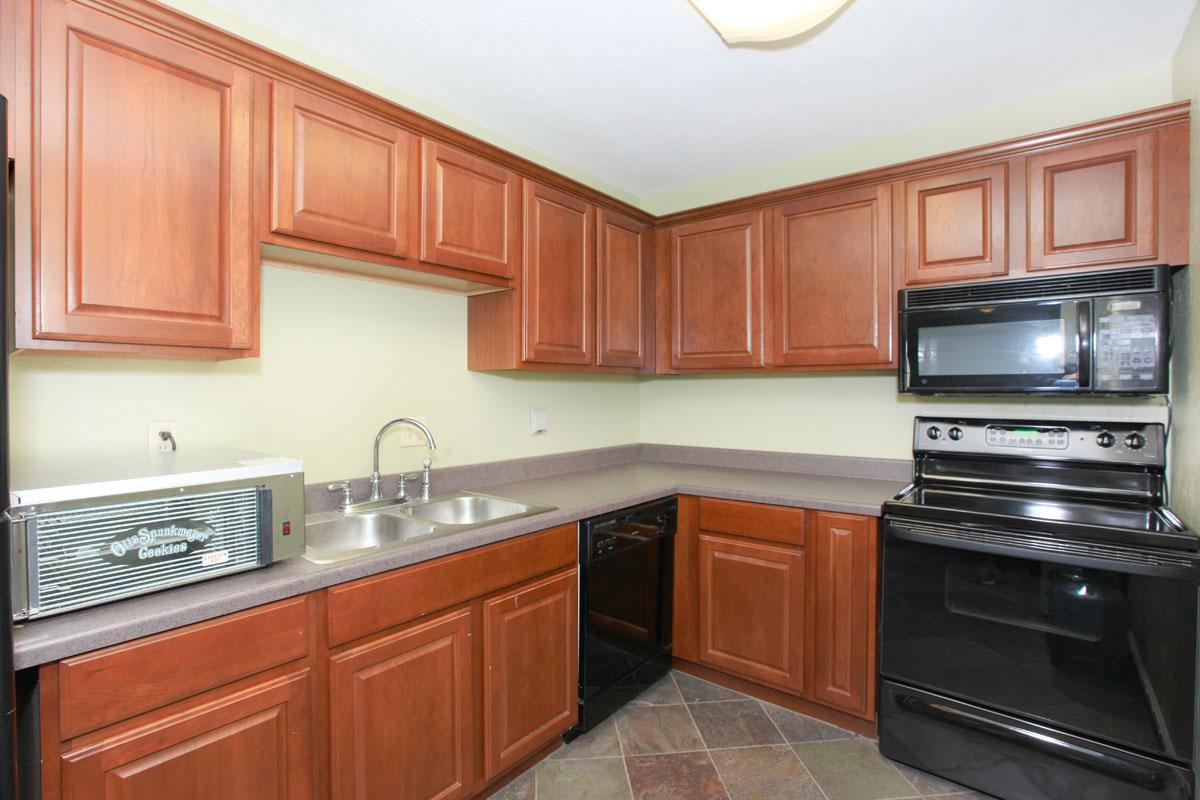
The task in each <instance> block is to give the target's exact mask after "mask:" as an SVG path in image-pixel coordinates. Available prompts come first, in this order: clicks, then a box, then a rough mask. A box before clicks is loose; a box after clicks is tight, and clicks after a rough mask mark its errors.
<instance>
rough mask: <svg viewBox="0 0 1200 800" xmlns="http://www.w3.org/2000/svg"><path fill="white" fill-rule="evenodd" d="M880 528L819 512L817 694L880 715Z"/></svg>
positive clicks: (815, 564)
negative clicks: (877, 559) (877, 541)
mask: <svg viewBox="0 0 1200 800" xmlns="http://www.w3.org/2000/svg"><path fill="white" fill-rule="evenodd" d="M874 538H875V523H874V520H873V519H871V518H870V517H860V516H855V515H853V514H834V513H830V512H826V511H819V512H817V513H816V514H815V516H814V524H813V538H812V542H813V548H812V552H813V578H812V583H813V590H814V595H815V600H814V603H813V611H814V614H813V616H814V620H815V621H814V624H813V648H812V649H813V655H814V661H815V668H814V671H813V694H814V695H815V697H816V699H817V700H818V701H820V702H822V703H826V704H828V705H831V706H835V707H837V708H840V709H843V710H845V711H849V712H852V713H855V714H858V715H860V716H865V717H867V718H870V717H871V716H872V715H873V714H874V696H875V686H874V675H875V663H874V641H875V621H874V613H873V611H872V609H873V607H874V603H875V558H874V552H875V547H874Z"/></svg>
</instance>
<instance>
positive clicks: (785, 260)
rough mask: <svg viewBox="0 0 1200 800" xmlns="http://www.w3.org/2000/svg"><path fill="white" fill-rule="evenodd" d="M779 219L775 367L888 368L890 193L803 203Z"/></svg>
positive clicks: (779, 213)
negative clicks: (877, 366) (885, 365)
mask: <svg viewBox="0 0 1200 800" xmlns="http://www.w3.org/2000/svg"><path fill="white" fill-rule="evenodd" d="M772 214H773V220H772V221H773V224H772V226H771V229H772V233H771V237H772V239H773V240H774V241H773V244H774V258H773V259H772V269H771V273H772V275H771V284H770V290H769V292H768V294H769V295H773V303H772V306H771V308H772V312H773V319H772V321H771V323H770V325H768V329H769V330H770V331H771V335H772V345H773V346H772V351H773V352H772V362H773V363H775V364H781V365H789V366H843V365H845V366H876V365H881V364H888V363H889V362H890V361H891V360H892V318H893V313H892V305H893V304H892V297H893V295H894V293H893V292H892V236H891V187H889V186H877V187H869V188H864V189H856V190H853V191H848V192H839V193H837V194H832V195H824V196H821V197H816V198H812V199H809V200H800V201H797V202H795V203H790V204H788V205H786V206H783V207H781V208H777V209H775V210H774V211H773V212H772Z"/></svg>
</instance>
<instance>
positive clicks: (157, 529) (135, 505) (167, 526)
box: [30, 486, 269, 616]
mask: <svg viewBox="0 0 1200 800" xmlns="http://www.w3.org/2000/svg"><path fill="white" fill-rule="evenodd" d="M267 508H269V506H265V507H264V505H263V503H262V502H261V498H260V492H259V490H258V488H257V487H253V486H251V487H242V488H237V489H229V490H223V491H216V492H208V493H204V494H194V495H175V496H167V497H158V498H153V499H150V500H138V501H132V502H121V503H112V504H107V505H100V506H89V507H86V508H74V509H64V510H58V511H44V512H41V513H39V514H38V515H37V529H36V530H37V536H36V544H35V545H34V550H35V557H36V564H35V565H31V567H32V571H35V572H36V577H37V584H36V585H37V587H38V597H37V601H36V607H35V608H32V609H30V612H31V615H35V616H44V615H46V614H53V613H57V612H61V611H65V610H68V609H72V608H81V607H84V606H91V605H95V604H97V603H102V602H105V601H108V600H114V599H117V598H119V597H126V596H129V595H134V594H143V593H145V592H149V591H154V590H155V589H160V588H164V587H167V586H173V585H177V584H179V583H181V582H191V581H192V580H199V579H202V578H211V577H215V576H216V575H224V574H227V573H230V572H238V571H241V570H245V569H251V568H253V567H255V566H257V565H258V564H259V562H260V559H261V558H262V557H263V555H264V554H263V552H262V551H263V545H262V539H261V536H260V530H261V527H260V524H261V515H262V514H263V513H264V512H265V513H269V512H266V509H267Z"/></svg>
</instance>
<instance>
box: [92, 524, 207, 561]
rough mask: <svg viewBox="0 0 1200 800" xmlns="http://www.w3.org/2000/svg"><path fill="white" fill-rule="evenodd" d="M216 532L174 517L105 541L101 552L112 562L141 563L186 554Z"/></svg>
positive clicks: (199, 546)
mask: <svg viewBox="0 0 1200 800" xmlns="http://www.w3.org/2000/svg"><path fill="white" fill-rule="evenodd" d="M214 536H216V532H215V531H214V530H213V529H212V528H210V527H209V526H207V525H205V524H204V523H202V522H195V521H193V520H190V519H181V520H175V521H172V522H170V523H166V524H163V525H158V526H155V527H150V526H143V527H141V528H138V529H136V530H133V531H130V532H129V533H128V534H127V535H125V536H122V537H121V538H120V539H116V540H114V541H112V542H109V544H108V547H107V548H105V550H104V551H102V553H101V555H102V556H103V558H104V560H105V561H108V562H111V563H114V564H144V563H146V562H148V561H156V560H158V559H160V558H170V557H173V556H183V555H187V554H188V553H189V552H191V551H192V550H193V549H199V548H202V547H204V546H205V545H206V544H208V543H209V542H210V541H212V539H213V537H214Z"/></svg>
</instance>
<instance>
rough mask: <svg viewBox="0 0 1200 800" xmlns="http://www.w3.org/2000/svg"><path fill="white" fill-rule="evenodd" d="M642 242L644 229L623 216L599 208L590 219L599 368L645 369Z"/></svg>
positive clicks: (645, 297)
mask: <svg viewBox="0 0 1200 800" xmlns="http://www.w3.org/2000/svg"><path fill="white" fill-rule="evenodd" d="M648 238H649V234H648V232H647V228H646V226H645V225H642V224H641V223H639V222H637V221H636V220H633V219H631V218H629V217H627V216H625V215H623V214H618V213H616V212H615V211H609V210H608V209H603V208H602V209H600V210H599V212H598V213H597V215H596V363H597V364H599V365H601V366H605V367H634V368H638V369H641V368H642V367H645V366H646V363H647V354H646V348H647V345H648V344H649V331H648V326H647V314H646V309H647V307H648V305H649V297H650V285H649V283H648V281H649V279H650V269H649V265H648V264H647V258H646V240H647V239H648Z"/></svg>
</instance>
